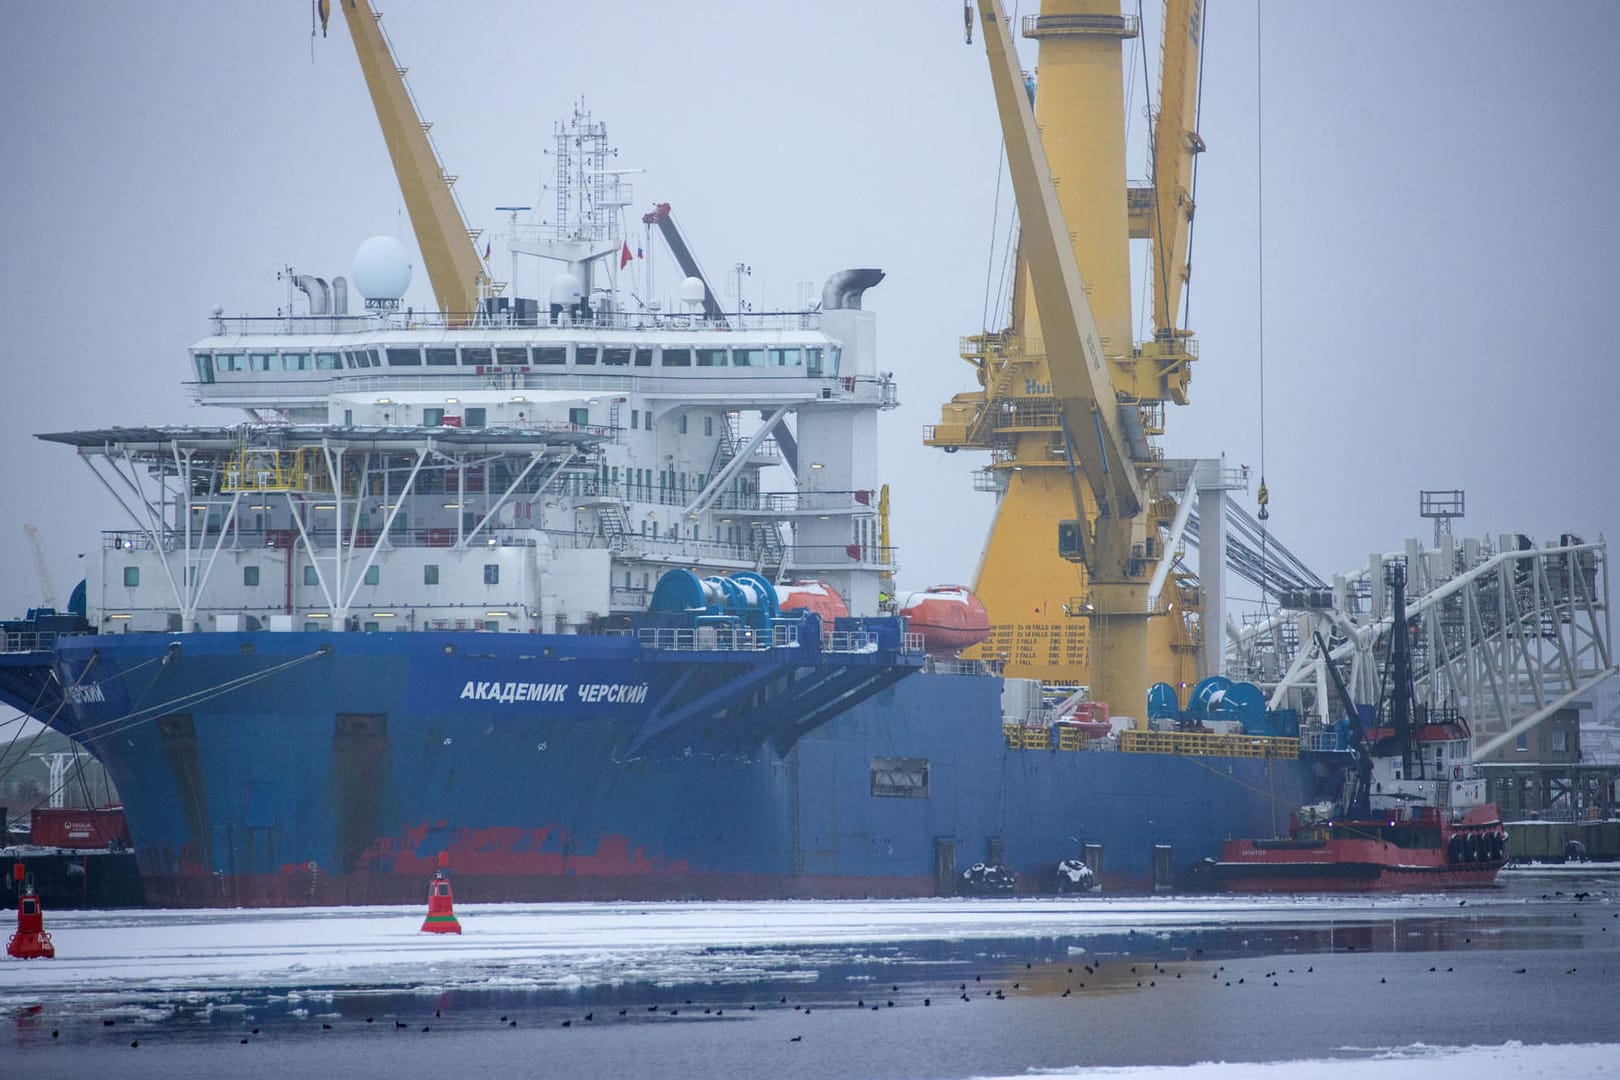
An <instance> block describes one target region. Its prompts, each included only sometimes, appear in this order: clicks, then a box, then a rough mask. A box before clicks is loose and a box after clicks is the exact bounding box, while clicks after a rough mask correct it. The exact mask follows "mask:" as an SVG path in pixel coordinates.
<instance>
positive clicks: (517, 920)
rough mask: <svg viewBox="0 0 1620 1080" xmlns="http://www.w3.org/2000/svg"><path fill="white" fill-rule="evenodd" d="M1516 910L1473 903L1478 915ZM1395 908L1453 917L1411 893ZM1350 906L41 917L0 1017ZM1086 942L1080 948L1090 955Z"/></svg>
mask: <svg viewBox="0 0 1620 1080" xmlns="http://www.w3.org/2000/svg"><path fill="white" fill-rule="evenodd" d="M1493 902H1494V903H1496V904H1502V905H1511V904H1516V903H1521V902H1522V901H1518V900H1512V899H1508V898H1495V899H1494V900H1493V899H1492V898H1487V897H1480V898H1478V899H1477V900H1475V901H1474V906H1475V910H1476V911H1477V910H1478V909H1479V908H1481V907H1486V906H1488V905H1491V904H1492V903H1493ZM1380 904H1381V905H1382V906H1381V910H1382V911H1383V912H1384V913H1385V914H1386V915H1387V914H1388V912H1389V910H1390V909H1391V908H1411V909H1421V908H1423V907H1425V906H1434V907H1436V908H1440V907H1444V908H1447V909H1451V910H1455V901H1453V900H1451V899H1449V898H1436V897H1432V896H1410V897H1401V898H1392V899H1388V900H1381V901H1380ZM1358 910H1364V900H1362V899H1358V898H1332V897H1322V898H1299V897H1294V898H1287V899H1260V900H1254V899H1239V898H1197V899H1179V898H1177V899H1170V898H1164V899H1159V898H1133V899H1111V898H1087V899H1080V900H1050V899H1047V900H991V901H972V900H915V901H881V902H877V901H874V902H861V901H786V902H769V903H646V904H630V903H625V904H600V903H598V904H531V905H524V904H483V905H479V904H472V905H459V906H458V907H457V915H458V916H459V918H460V921H461V925H462V927H463V931H464V932H463V933H462V934H461V935H459V936H458V935H451V934H424V933H422V932H421V925H422V919H423V916H424V915H425V905H424V907H366V908H278V909H230V910H197V911H179V910H164V911H118V912H110V911H99V912H98V911H80V912H71V911H67V912H47V913H46V928H47V929H48V930H49V931H50V932H51V933H52V935H53V937H54V940H55V945H56V959H55V960H50V961H44V960H40V961H29V962H19V961H10V962H6V963H0V1005H5V1004H8V1003H10V1004H15V1003H17V1002H19V1001H22V1000H27V999H30V998H38V997H39V996H41V995H52V994H56V993H69V992H73V991H77V990H96V991H103V992H119V991H124V992H129V991H136V990H140V991H147V992H150V991H166V990H172V991H204V992H206V991H215V992H218V991H224V990H230V989H240V988H254V987H265V988H277V987H281V988H285V987H296V988H306V987H331V986H346V987H376V988H412V987H417V988H424V989H426V988H432V989H434V990H438V989H446V988H452V987H483V988H490V987H496V986H502V985H508V986H512V987H526V988H535V989H540V988H550V987H567V986H588V985H611V984H623V983H628V982H637V981H649V982H655V983H660V982H662V983H669V982H676V981H684V980H698V979H701V980H728V981H729V980H744V979H757V978H763V977H772V978H783V977H789V978H791V977H795V976H796V975H797V974H800V973H802V974H803V977H805V978H811V977H813V976H814V973H815V969H816V967H817V965H818V963H820V962H821V961H822V960H823V959H824V957H825V954H826V953H827V952H828V951H831V950H838V951H839V952H840V953H841V954H843V955H845V956H847V955H848V952H849V949H850V947H851V946H855V945H861V944H865V943H871V944H877V945H881V944H885V943H897V942H916V941H938V940H954V941H966V940H974V939H992V938H1042V937H1044V938H1057V937H1070V936H1077V935H1079V936H1084V935H1098V936H1100V937H1104V938H1107V937H1118V936H1124V935H1128V934H1130V933H1132V932H1135V933H1148V934H1153V933H1168V932H1170V931H1172V930H1181V929H1189V928H1209V927H1218V926H1225V925H1233V924H1237V923H1240V922H1241V923H1242V924H1243V925H1246V926H1249V925H1261V926H1264V925H1270V926H1277V925H1314V924H1320V923H1326V922H1333V921H1339V920H1344V919H1346V918H1350V917H1353V914H1354V913H1355V912H1357V911H1358ZM1082 947H1083V946H1082Z"/></svg>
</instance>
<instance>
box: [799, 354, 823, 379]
mask: <svg viewBox="0 0 1620 1080" xmlns="http://www.w3.org/2000/svg"><path fill="white" fill-rule="evenodd" d="M822 351H823V350H821V349H806V350H804V370H805V372H806V373H807V374H810V375H820V374H821V354H822Z"/></svg>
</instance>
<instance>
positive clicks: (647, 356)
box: [636, 349, 652, 367]
mask: <svg viewBox="0 0 1620 1080" xmlns="http://www.w3.org/2000/svg"><path fill="white" fill-rule="evenodd" d="M636 367H652V350H651V349H637V350H636Z"/></svg>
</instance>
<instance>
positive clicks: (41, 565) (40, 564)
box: [23, 522, 56, 610]
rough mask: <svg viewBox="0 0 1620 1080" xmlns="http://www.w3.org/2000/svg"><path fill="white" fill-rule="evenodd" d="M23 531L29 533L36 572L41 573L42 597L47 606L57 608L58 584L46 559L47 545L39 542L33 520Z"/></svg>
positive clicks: (29, 542) (37, 531) (29, 543)
mask: <svg viewBox="0 0 1620 1080" xmlns="http://www.w3.org/2000/svg"><path fill="white" fill-rule="evenodd" d="M23 533H24V534H25V535H27V537H28V546H29V547H30V548H32V549H33V552H34V572H35V573H37V574H38V575H39V588H40V592H41V593H42V594H43V596H42V599H43V600H44V601H45V606H46V607H48V608H51V609H52V610H55V608H56V585H55V584H54V583H53V582H52V581H51V567H50V564H49V563H48V562H46V561H45V546H44V545H43V544H41V543H40V542H39V530H38V529H37V528H35V527H34V523H33V522H28V523H27V524H25V525H24V526H23Z"/></svg>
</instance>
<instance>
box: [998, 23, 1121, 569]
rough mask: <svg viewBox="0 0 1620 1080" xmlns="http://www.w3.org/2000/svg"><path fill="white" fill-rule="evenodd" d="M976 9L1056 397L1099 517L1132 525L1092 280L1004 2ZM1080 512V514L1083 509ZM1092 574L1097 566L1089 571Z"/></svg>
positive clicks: (1112, 387) (1073, 450) (1023, 246)
mask: <svg viewBox="0 0 1620 1080" xmlns="http://www.w3.org/2000/svg"><path fill="white" fill-rule="evenodd" d="M978 4H979V20H980V22H981V23H982V24H983V26H984V48H985V54H986V56H987V57H988V58H989V61H990V81H991V84H992V85H993V86H994V88H995V94H996V109H997V111H998V112H999V113H1000V116H1001V132H1002V138H1003V139H1004V141H1005V142H1006V147H1007V168H1008V172H1009V174H1010V175H1011V177H1012V185H1013V194H1014V196H1015V198H1016V200H1017V203H1018V218H1019V222H1020V226H1021V232H1020V245H1021V248H1020V250H1021V252H1022V255H1023V257H1024V258H1025V260H1027V262H1028V264H1029V270H1030V275H1029V277H1030V284H1031V287H1032V288H1033V290H1034V293H1035V307H1036V310H1038V311H1039V312H1040V318H1041V330H1042V332H1043V334H1044V335H1045V338H1046V355H1047V362H1048V364H1049V366H1050V369H1051V374H1052V393H1053V395H1054V396H1055V397H1056V398H1057V400H1058V408H1059V411H1060V413H1061V415H1062V417H1063V418H1064V421H1065V424H1066V426H1067V429H1068V433H1069V445H1070V450H1071V452H1072V453H1073V454H1074V456H1075V457H1076V458H1077V459H1078V460H1079V463H1080V466H1081V467H1082V469H1084V471H1085V475H1086V480H1087V482H1088V483H1089V484H1090V485H1091V491H1092V494H1093V495H1094V496H1096V499H1097V506H1098V510H1099V516H1100V517H1102V518H1112V519H1114V520H1116V521H1119V520H1127V521H1128V520H1129V519H1131V518H1134V517H1135V516H1136V515H1137V514H1138V513H1140V512H1141V509H1142V491H1141V485H1140V484H1139V483H1138V481H1137V478H1136V468H1135V466H1134V465H1133V463H1132V461H1131V458H1130V456H1129V454H1128V453H1127V451H1126V442H1125V439H1124V438H1123V437H1122V435H1121V434H1120V423H1119V419H1118V409H1119V407H1118V403H1117V397H1116V395H1115V393H1114V385H1113V381H1112V379H1111V378H1110V376H1109V373H1108V365H1107V362H1106V360H1105V359H1104V357H1103V350H1102V344H1101V342H1100V341H1099V340H1098V334H1097V325H1096V320H1095V319H1094V318H1093V317H1092V313H1091V305H1090V303H1089V302H1088V301H1087V300H1086V286H1085V282H1084V281H1083V280H1082V278H1081V276H1080V266H1079V263H1078V262H1076V260H1075V257H1074V248H1073V247H1072V246H1071V245H1070V242H1069V233H1068V229H1067V228H1066V227H1065V226H1064V223H1063V210H1062V208H1061V207H1060V206H1059V205H1058V198H1057V189H1056V188H1055V187H1054V186H1053V184H1052V171H1051V169H1050V167H1049V166H1048V165H1047V161H1046V150H1045V148H1044V147H1043V146H1042V145H1041V137H1040V131H1039V129H1038V128H1037V127H1036V126H1035V111H1034V109H1033V108H1032V107H1031V106H1030V102H1029V95H1028V94H1027V93H1026V92H1025V89H1024V84H1023V78H1022V72H1021V71H1020V70H1019V66H1018V54H1017V53H1016V51H1015V50H1014V48H1013V42H1012V33H1011V31H1010V30H1009V28H1008V26H1007V20H1006V17H1005V16H1004V14H1003V13H1002V8H1001V3H1000V0H978ZM1079 511H1080V513H1081V515H1082V517H1083V516H1084V507H1080V508H1079ZM1088 569H1092V567H1090V566H1089V565H1088Z"/></svg>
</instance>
